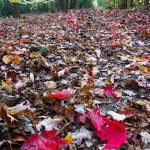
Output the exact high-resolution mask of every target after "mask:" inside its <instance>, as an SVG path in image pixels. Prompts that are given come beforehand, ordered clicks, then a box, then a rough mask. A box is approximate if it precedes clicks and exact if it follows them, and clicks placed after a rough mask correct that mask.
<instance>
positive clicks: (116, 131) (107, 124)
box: [80, 108, 127, 150]
mask: <svg viewBox="0 0 150 150" xmlns="http://www.w3.org/2000/svg"><path fill="white" fill-rule="evenodd" d="M86 118H89V119H91V122H92V124H93V126H94V128H95V129H96V131H94V133H95V134H96V135H97V136H98V137H100V139H101V141H104V142H107V144H106V145H105V146H104V147H103V150H108V149H113V148H116V147H119V146H121V145H122V144H123V143H124V142H125V141H126V140H127V136H126V133H125V127H124V124H123V123H121V122H119V121H117V120H109V119H107V118H105V117H103V116H102V115H101V114H100V113H99V111H98V109H97V108H96V109H93V110H92V111H90V112H86V113H85V114H84V115H83V116H81V117H80V120H82V119H83V120H85V119H86Z"/></svg>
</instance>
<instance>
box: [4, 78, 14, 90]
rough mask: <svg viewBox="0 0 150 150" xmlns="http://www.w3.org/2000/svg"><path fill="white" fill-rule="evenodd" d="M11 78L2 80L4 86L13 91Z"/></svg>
mask: <svg viewBox="0 0 150 150" xmlns="http://www.w3.org/2000/svg"><path fill="white" fill-rule="evenodd" d="M10 85H11V79H7V80H6V81H3V80H2V86H3V87H4V88H6V89H7V90H8V91H9V92H12V87H11V86H10Z"/></svg>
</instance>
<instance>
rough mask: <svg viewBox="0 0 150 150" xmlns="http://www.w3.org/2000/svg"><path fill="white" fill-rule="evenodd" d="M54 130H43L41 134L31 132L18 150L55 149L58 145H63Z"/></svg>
mask: <svg viewBox="0 0 150 150" xmlns="http://www.w3.org/2000/svg"><path fill="white" fill-rule="evenodd" d="M64 144H65V143H64V141H62V140H61V139H60V138H59V137H58V136H57V135H56V131H55V130H53V131H43V132H42V134H41V135H38V134H32V135H31V136H30V137H29V138H28V139H27V141H26V142H25V143H24V144H23V145H22V146H21V148H20V150H35V149H36V150H56V149H57V147H58V146H59V145H64Z"/></svg>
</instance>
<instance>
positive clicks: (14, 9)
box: [13, 3, 20, 18]
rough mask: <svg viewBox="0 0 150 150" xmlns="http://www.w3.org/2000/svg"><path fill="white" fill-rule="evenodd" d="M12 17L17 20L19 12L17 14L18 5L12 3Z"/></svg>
mask: <svg viewBox="0 0 150 150" xmlns="http://www.w3.org/2000/svg"><path fill="white" fill-rule="evenodd" d="M13 12H14V13H13V16H14V17H15V18H19V17H20V12H19V3H13Z"/></svg>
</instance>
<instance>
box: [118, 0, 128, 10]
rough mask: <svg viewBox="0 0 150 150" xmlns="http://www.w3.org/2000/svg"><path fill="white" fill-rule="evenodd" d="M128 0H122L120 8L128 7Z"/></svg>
mask: <svg viewBox="0 0 150 150" xmlns="http://www.w3.org/2000/svg"><path fill="white" fill-rule="evenodd" d="M127 6H128V5H127V0H120V9H127Z"/></svg>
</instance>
